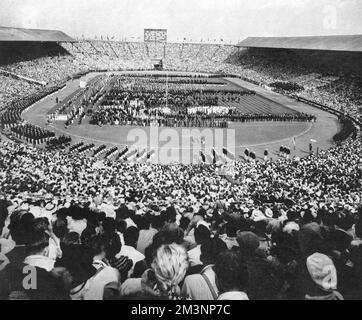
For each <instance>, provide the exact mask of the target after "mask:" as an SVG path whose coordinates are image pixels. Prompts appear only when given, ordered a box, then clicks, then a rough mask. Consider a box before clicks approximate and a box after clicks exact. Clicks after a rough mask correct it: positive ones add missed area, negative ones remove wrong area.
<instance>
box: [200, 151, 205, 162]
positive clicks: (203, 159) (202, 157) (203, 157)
mask: <svg viewBox="0 0 362 320" xmlns="http://www.w3.org/2000/svg"><path fill="white" fill-rule="evenodd" d="M200 155H201V160H202V162H204V163H205V162H206V157H205V154H204V153H203V152H202V151H200Z"/></svg>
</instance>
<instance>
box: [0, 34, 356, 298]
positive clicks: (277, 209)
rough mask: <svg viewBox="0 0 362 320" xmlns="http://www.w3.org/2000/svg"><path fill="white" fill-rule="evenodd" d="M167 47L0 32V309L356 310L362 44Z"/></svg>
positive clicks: (159, 42)
mask: <svg viewBox="0 0 362 320" xmlns="http://www.w3.org/2000/svg"><path fill="white" fill-rule="evenodd" d="M167 34H168V30H167V29H147V28H145V29H144V39H143V41H141V40H140V41H137V42H136V41H124V40H123V41H118V40H115V39H109V38H108V39H107V40H106V39H100V40H96V39H81V40H79V39H75V38H73V37H72V36H69V35H67V34H66V33H64V32H62V31H57V30H43V29H21V28H12V27H0V128H1V132H0V154H1V157H0V183H1V189H0V227H1V228H0V231H1V238H0V245H1V253H0V254H1V256H0V257H1V259H0V262H1V264H0V278H1V280H0V283H1V285H0V299H14V300H18V299H29V300H37V299H41V300H43V299H66V300H67V299H72V300H106V299H176V298H177V299H182V298H188V299H192V300H216V299H225V300H228V299H235V300H248V299H250V300H277V299H279V300H280V299H288V300H289V299H307V300H320V299H326V300H327V299H328V300H341V299H361V298H362V281H361V279H362V277H361V270H362V251H361V248H362V245H361V243H362V242H361V239H362V220H361V219H360V215H361V214H362V212H361V197H362V189H361V183H362V182H361V181H362V143H361V133H360V130H361V125H362V98H361V97H362V95H361V90H362V89H361V88H362V36H361V35H346V36H315V37H310V36H309V37H248V38H246V39H244V40H242V41H241V42H239V43H235V44H224V43H221V44H211V43H196V42H190V43H189V42H186V41H183V42H180V43H176V42H169V41H168V35H167ZM39 257H41V262H39V261H40V260H39V259H40V258H39ZM45 259H46V261H45ZM165 261H166V262H167V263H166V262H165ZM24 264H25V265H26V264H28V265H31V266H34V267H36V270H37V272H38V273H39V277H40V278H39V279H40V280H39V281H40V282H39V286H38V288H37V289H36V290H30V291H29V290H26V288H25V289H24V288H23V287H22V285H21V283H22V282H21V281H18V282H17V281H16V280H14V279H17V277H18V278H19V276H18V275H19V272H20V273H21V269H19V268H20V266H21V268H22V267H23V266H24ZM173 264H174V265H173ZM210 266H212V268H211V267H210ZM326 267H327V268H329V269H328V270H332V276H331V277H332V280H331V281H330V282H329V283H327V284H325V283H324V282H323V280H324V279H325V278H326V277H327V276H330V274H329V273H328V274H325V273H324V272H325V270H324V269H323V268H326ZM322 269H323V270H322ZM320 270H322V271H320ZM60 274H62V276H59V275H60ZM102 275H103V276H102ZM205 277H206V278H207V279H206V280H204V279H205ZM208 277H209V278H208ZM337 278H338V282H337ZM60 280H61V281H60ZM114 283H116V285H115V284H114ZM141 283H142V284H141ZM112 284H113V285H112ZM145 287H147V290H146V289H144V288H145Z"/></svg>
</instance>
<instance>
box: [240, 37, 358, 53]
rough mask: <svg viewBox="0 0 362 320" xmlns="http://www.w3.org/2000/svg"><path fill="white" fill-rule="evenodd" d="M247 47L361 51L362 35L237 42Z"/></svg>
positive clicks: (251, 39)
mask: <svg viewBox="0 0 362 320" xmlns="http://www.w3.org/2000/svg"><path fill="white" fill-rule="evenodd" d="M238 46H239V47H248V48H275V49H300V50H328V51H351V52H362V35H350V36H316V37H249V38H247V39H245V40H243V41H241V42H240V43H239V44H238Z"/></svg>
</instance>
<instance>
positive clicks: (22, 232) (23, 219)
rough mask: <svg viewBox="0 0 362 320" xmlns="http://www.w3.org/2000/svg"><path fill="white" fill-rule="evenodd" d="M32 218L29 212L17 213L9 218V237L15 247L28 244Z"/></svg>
mask: <svg viewBox="0 0 362 320" xmlns="http://www.w3.org/2000/svg"><path fill="white" fill-rule="evenodd" d="M33 223H34V216H33V215H32V214H31V213H29V212H24V211H17V212H14V213H13V214H12V215H11V217H10V225H9V230H10V235H11V238H12V239H13V240H14V241H15V242H16V244H17V245H24V244H27V243H28V242H29V237H30V236H31V233H32V231H33Z"/></svg>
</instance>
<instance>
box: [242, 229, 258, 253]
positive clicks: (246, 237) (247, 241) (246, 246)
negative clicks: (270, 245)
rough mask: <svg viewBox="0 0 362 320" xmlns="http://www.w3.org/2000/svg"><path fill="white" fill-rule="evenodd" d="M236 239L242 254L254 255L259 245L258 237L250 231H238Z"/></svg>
mask: <svg viewBox="0 0 362 320" xmlns="http://www.w3.org/2000/svg"><path fill="white" fill-rule="evenodd" d="M236 240H237V242H238V244H239V248H240V253H241V254H242V255H243V256H251V255H254V254H255V251H256V250H257V249H258V248H259V246H260V241H259V237H258V236H257V235H256V234H255V233H253V232H250V231H243V232H238V233H237V238H236Z"/></svg>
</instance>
